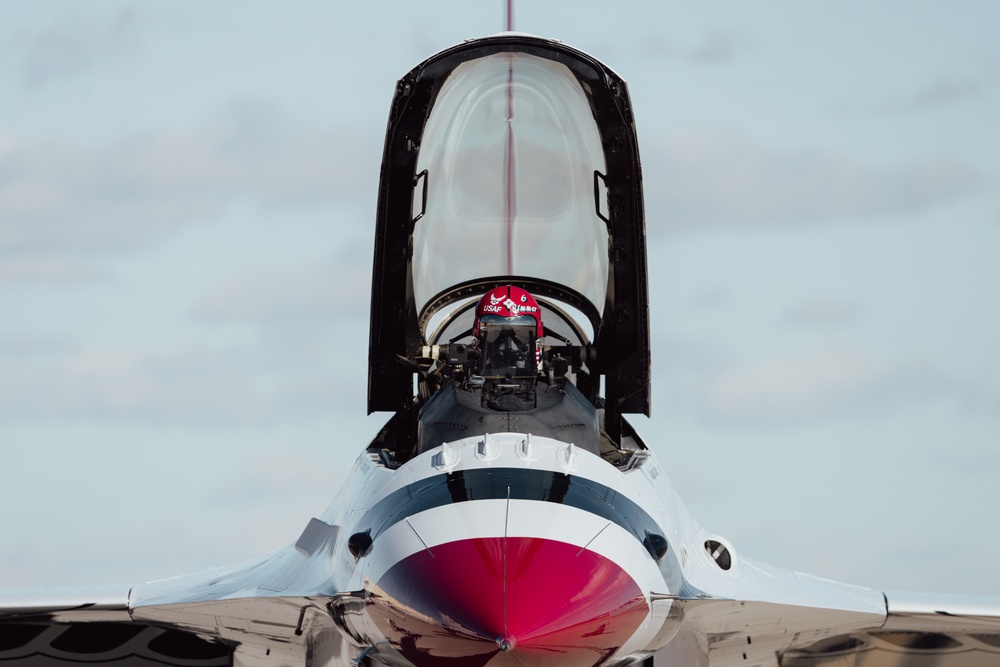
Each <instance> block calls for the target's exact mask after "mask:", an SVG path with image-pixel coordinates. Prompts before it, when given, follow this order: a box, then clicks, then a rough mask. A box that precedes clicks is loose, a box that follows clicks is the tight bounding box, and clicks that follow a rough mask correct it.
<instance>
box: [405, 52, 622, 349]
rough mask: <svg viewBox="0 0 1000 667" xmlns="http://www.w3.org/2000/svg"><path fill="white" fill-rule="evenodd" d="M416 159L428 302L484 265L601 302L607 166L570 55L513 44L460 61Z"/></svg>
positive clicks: (416, 268)
mask: <svg viewBox="0 0 1000 667" xmlns="http://www.w3.org/2000/svg"><path fill="white" fill-rule="evenodd" d="M417 171H418V175H419V176H418V179H417V184H416V190H417V192H416V193H415V195H416V196H414V202H413V204H414V209H415V210H414V211H413V214H414V218H417V221H416V222H415V224H414V228H413V293H414V301H415V305H416V308H417V310H418V312H423V311H424V308H425V306H427V304H428V302H429V301H431V299H432V298H433V297H434V296H436V295H437V294H439V293H442V292H444V291H445V290H447V289H449V288H451V287H454V286H455V285H457V284H459V283H462V282H465V281H468V280H476V279H479V278H482V277H484V276H523V277H533V278H540V279H544V280H548V281H551V282H554V283H558V284H560V285H563V286H565V287H568V288H570V289H573V290H575V291H576V292H579V293H580V295H582V296H583V297H584V298H585V299H586V300H587V301H588V302H589V303H590V304H591V306H592V307H593V308H594V309H595V310H596V311H598V312H600V311H601V310H603V308H604V299H605V292H606V291H607V284H608V253H607V247H608V228H607V224H606V223H605V222H604V220H602V219H601V215H602V212H601V211H599V210H598V208H597V207H598V205H600V204H602V203H603V205H604V207H605V208H604V214H605V217H607V216H606V210H607V209H606V202H607V194H606V192H605V191H604V187H603V181H602V180H601V179H602V178H603V177H604V174H605V173H606V171H607V168H606V166H605V162H604V151H603V149H602V147H601V137H600V133H599V131H598V128H597V123H596V122H595V121H594V114H593V112H592V111H591V109H590V104H589V101H588V99H587V96H586V93H585V92H584V91H583V89H582V88H581V86H580V82H579V81H578V80H577V78H576V77H575V76H573V73H572V72H571V71H570V70H569V69H568V68H567V67H566V66H565V65H562V64H560V63H558V62H554V61H552V60H548V59H545V58H540V57H538V56H533V55H529V54H526V53H516V52H506V53H495V54H492V55H488V56H485V57H482V58H477V59H475V60H471V61H469V62H465V63H462V64H461V65H459V66H458V67H456V68H455V70H454V71H453V72H452V73H451V74H450V75H449V76H448V78H447V79H446V80H445V82H444V84H443V85H442V86H441V91H440V92H439V93H438V95H437V99H436V100H435V102H434V106H433V109H432V111H431V113H430V115H429V117H428V119H427V124H426V126H425V128H424V133H423V138H422V139H421V142H420V151H419V153H418V156H417ZM595 174H596V175H597V176H595ZM595 187H596V188H597V190H596V191H595ZM425 190H426V202H425V200H424V197H423V194H424V191H425ZM422 333H423V334H424V335H426V334H427V333H428V332H427V331H422Z"/></svg>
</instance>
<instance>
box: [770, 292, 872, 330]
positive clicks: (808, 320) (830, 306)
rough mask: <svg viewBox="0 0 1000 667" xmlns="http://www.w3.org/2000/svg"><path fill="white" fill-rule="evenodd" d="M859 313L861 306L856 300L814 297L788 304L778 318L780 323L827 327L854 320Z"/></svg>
mask: <svg viewBox="0 0 1000 667" xmlns="http://www.w3.org/2000/svg"><path fill="white" fill-rule="evenodd" d="M860 313H861V306H860V305H858V304H857V303H856V302H853V301H847V300H843V299H835V298H829V297H814V298H810V299H804V300H802V301H799V302H798V303H794V304H792V305H791V306H789V307H788V308H787V309H785V311H784V312H783V313H782V314H781V316H780V320H781V323H782V324H787V325H790V326H793V327H819V328H829V327H838V326H842V325H844V324H849V323H851V322H854V321H856V320H857V319H858V317H859V315H860Z"/></svg>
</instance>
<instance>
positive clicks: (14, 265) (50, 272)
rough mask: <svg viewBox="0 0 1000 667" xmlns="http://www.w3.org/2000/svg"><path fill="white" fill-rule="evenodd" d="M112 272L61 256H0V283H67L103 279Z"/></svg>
mask: <svg viewBox="0 0 1000 667" xmlns="http://www.w3.org/2000/svg"><path fill="white" fill-rule="evenodd" d="M109 277H110V273H109V272H107V271H102V270H101V269H98V268H95V267H94V266H91V265H89V264H86V263H84V262H81V261H77V260H73V259H66V258H61V257H30V256H29V257H17V258H3V257H0V285H2V284H4V283H15V284H17V283H20V284H26V283H33V284H66V283H79V282H84V281H86V282H89V281H93V280H103V279H107V278H109Z"/></svg>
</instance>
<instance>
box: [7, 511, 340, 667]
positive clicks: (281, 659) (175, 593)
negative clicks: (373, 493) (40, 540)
mask: <svg viewBox="0 0 1000 667" xmlns="http://www.w3.org/2000/svg"><path fill="white" fill-rule="evenodd" d="M335 534H336V531H335V530H334V529H333V527H332V526H328V525H326V524H324V523H323V522H321V521H319V520H318V519H313V521H312V522H310V524H309V527H307V529H306V531H305V532H304V533H303V537H302V538H300V540H299V542H298V543H296V545H295V547H288V548H286V549H282V550H279V551H275V552H273V553H272V554H269V555H268V556H265V557H264V558H260V559H257V560H253V561H249V562H247V563H244V564H241V565H236V566H230V567H224V568H216V569H213V570H208V571H206V572H201V573H197V574H193V575H187V576H183V577H176V578H173V579H165V580H162V581H155V582H150V583H146V584H139V585H135V586H108V587H94V586H82V587H64V588H20V589H18V588H13V589H6V590H0V665H3V666H4V667H53V666H57V665H66V666H70V665H76V664H79V665H83V664H87V665H105V664H115V665H128V666H129V667H163V666H164V665H165V666H167V667H227V666H229V665H234V666H235V667H244V666H245V667H250V666H251V665H252V666H253V667H265V666H267V665H278V664H298V665H313V664H321V663H322V664H330V665H346V664H347V663H348V662H349V661H350V658H351V657H353V655H354V654H356V653H357V652H358V651H357V650H355V649H354V648H352V647H351V646H350V645H348V644H347V643H346V642H345V641H344V640H343V637H342V635H341V634H340V632H339V631H338V630H337V629H336V627H335V626H334V625H333V620H332V617H331V607H330V605H331V603H332V602H334V601H337V602H338V603H340V604H341V606H343V603H344V602H345V601H346V600H345V598H349V597H350V596H349V594H348V595H347V596H345V595H341V594H338V593H336V592H335V591H333V590H331V589H330V586H331V584H330V572H329V557H330V556H329V548H330V545H331V543H332V538H333V537H334V536H335Z"/></svg>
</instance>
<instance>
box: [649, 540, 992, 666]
mask: <svg viewBox="0 0 1000 667" xmlns="http://www.w3.org/2000/svg"><path fill="white" fill-rule="evenodd" d="M734 569H737V568H734ZM735 574H736V576H735V577H733V578H732V579H730V580H729V581H725V579H723V578H715V577H713V578H714V579H715V581H714V582H710V581H703V582H702V583H703V584H708V585H707V586H705V590H710V591H719V592H720V593H721V595H719V596H716V595H714V594H712V593H706V592H702V591H699V592H698V594H696V595H691V596H689V597H688V599H681V600H679V601H678V602H677V604H678V607H679V613H680V614H681V615H682V617H683V621H682V623H681V625H680V629H679V631H678V633H677V635H676V636H675V637H674V638H673V640H672V641H671V642H670V644H668V645H667V646H666V647H664V648H663V649H661V650H659V651H658V652H657V653H656V654H655V656H654V664H655V665H656V667H666V666H667V665H676V664H684V665H688V666H691V667H735V666H737V665H740V666H741V667H777V666H779V665H780V667H986V666H990V667H996V665H1000V599H997V598H988V597H979V596H961V595H939V594H928V593H914V592H900V591H886V592H881V591H876V590H871V589H865V588H861V587H857V586H851V585H848V584H842V583H839V582H834V581H828V580H825V579H820V578H817V577H812V576H810V575H804V574H801V573H797V572H789V571H785V570H780V569H778V568H774V567H771V566H769V565H766V564H763V563H757V562H754V561H751V560H749V559H741V562H740V564H739V568H738V571H737V572H736V573H735Z"/></svg>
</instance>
